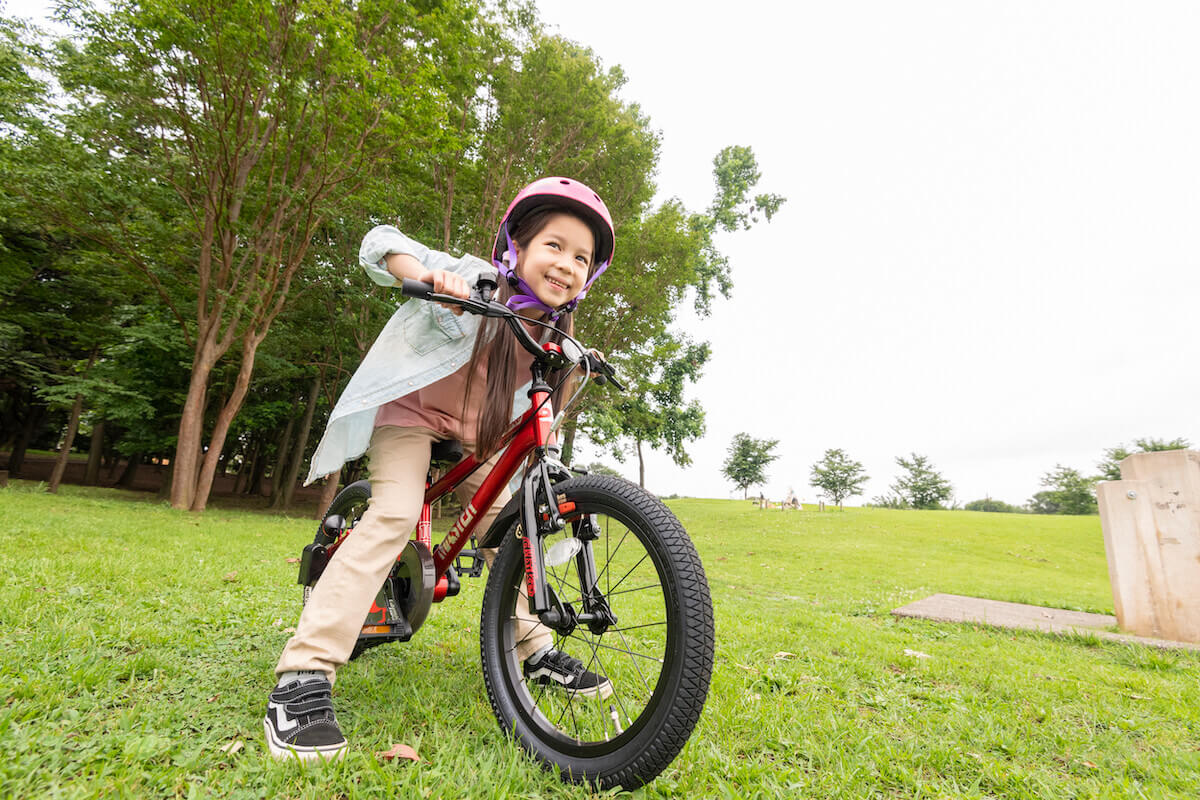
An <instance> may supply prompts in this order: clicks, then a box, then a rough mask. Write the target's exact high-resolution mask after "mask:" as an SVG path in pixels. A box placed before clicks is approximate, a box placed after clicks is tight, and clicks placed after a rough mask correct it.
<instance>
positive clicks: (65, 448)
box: [46, 356, 95, 494]
mask: <svg viewBox="0 0 1200 800" xmlns="http://www.w3.org/2000/svg"><path fill="white" fill-rule="evenodd" d="M93 358H95V356H93ZM88 366H89V367H90V366H91V364H90V363H89V364H88ZM81 414H83V393H82V392H80V393H79V394H77V395H75V404H74V405H72V406H71V417H70V419H69V420H68V421H67V435H66V437H65V438H64V439H63V443H62V447H60V448H59V449H58V458H56V459H55V460H54V469H53V470H52V471H51V472H50V485H49V486H47V487H46V491H47V492H50V494H57V493H58V485H59V484H60V483H62V479H63V473H64V472H66V471H67V459H68V458H69V457H70V455H71V446H72V445H73V444H75V434H76V432H78V431H79V417H80V415H81Z"/></svg>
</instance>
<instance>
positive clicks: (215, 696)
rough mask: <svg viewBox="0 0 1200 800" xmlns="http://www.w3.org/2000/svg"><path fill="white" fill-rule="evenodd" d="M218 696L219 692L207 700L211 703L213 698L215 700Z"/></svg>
mask: <svg viewBox="0 0 1200 800" xmlns="http://www.w3.org/2000/svg"><path fill="white" fill-rule="evenodd" d="M220 696H221V695H220V693H217V694H214V695H213V696H212V697H210V698H208V702H210V703H211V702H212V701H213V700H216V699H217V698H218V697H220Z"/></svg>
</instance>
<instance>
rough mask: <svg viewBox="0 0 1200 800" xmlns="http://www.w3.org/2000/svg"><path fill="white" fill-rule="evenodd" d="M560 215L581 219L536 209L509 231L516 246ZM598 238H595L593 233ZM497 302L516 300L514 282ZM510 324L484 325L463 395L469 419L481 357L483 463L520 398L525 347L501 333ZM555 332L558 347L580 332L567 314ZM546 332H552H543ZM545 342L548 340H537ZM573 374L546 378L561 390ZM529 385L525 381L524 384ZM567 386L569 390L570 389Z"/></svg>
mask: <svg viewBox="0 0 1200 800" xmlns="http://www.w3.org/2000/svg"><path fill="white" fill-rule="evenodd" d="M555 214H570V215H571V216H577V215H576V214H574V213H573V212H572V211H570V210H569V209H566V208H562V207H557V206H548V207H545V208H538V209H536V210H534V211H530V212H529V213H528V214H526V215H525V216H523V217H521V219H519V220H517V224H516V225H514V226H513V228H512V229H511V230H510V231H509V235H511V236H512V239H513V241H514V242H516V243H517V244H519V245H520V246H521V249H522V250H524V249H527V248H528V247H529V244H530V242H532V241H533V237H534V236H537V235H538V234H539V233H541V232H542V229H543V228H545V227H546V225H547V224H548V223H549V222H550V218H551V217H553V216H554V215H555ZM578 218H579V219H580V220H581V221H582V222H584V223H586V224H587V225H588V226H589V230H590V229H591V223H590V222H588V220H586V219H583V218H582V217H578ZM592 235H593V237H594V236H595V234H594V233H593V234H592ZM595 270H596V264H595V261H594V260H593V262H592V264H591V265H589V267H588V277H589V278H590V277H591V276H592V273H593V272H595ZM496 295H497V296H496V298H495V299H496V300H497V302H500V303H504V302H505V301H507V300H508V298H510V297H512V295H513V289H512V287H511V286H509V285H508V281H506V280H504V279H503V277H502V278H501V279H500V286H499V288H498V290H497V292H496ZM505 324H506V323H504V322H503V321H502V320H498V319H495V318H484V320H483V322H482V323H481V324H480V326H479V335H478V336H477V337H476V339H475V347H474V349H472V351H471V361H470V367H469V368H468V370H467V386H466V390H465V392H464V393H463V418H464V419H466V416H467V415H466V406H467V403H468V402H469V400H470V397H471V385H472V384H473V383H474V382H475V372H476V370H477V368H478V364H479V361H480V359H483V360H484V361H485V362H486V363H487V385H486V389H485V391H484V397H483V409H482V411H481V413H480V414H479V429H478V430H477V431H476V433H475V457H476V458H477V459H478V460H480V461H483V460H485V459H487V458H490V457H491V456H492V455H493V454H494V453H495V451H496V450H497V449H498V448H499V445H500V437H501V436H503V435H504V432H505V431H506V430H508V426H509V423H511V422H512V417H513V395H514V394H516V391H517V387H518V386H519V385H520V384H519V383H518V376H517V369H516V359H517V348H518V347H520V345H518V344H517V343H516V341H515V340H514V339H513V337H512V336H511V335H509V333H508V332H506V331H501V330H500V329H501V327H503V326H504V325H505ZM554 328H555V330H554V332H550V333H549V337H550V338H549V340H550V341H552V342H555V343H558V344H561V343H562V340H563V337H562V334H564V333H565V334H566V335H568V336H571V335H573V334H574V332H575V319H574V314H572V313H570V312H567V313H564V314H562V315H561V316H560V317H559V318H558V320H557V321H556V322H555V323H554ZM543 330H546V329H543ZM535 338H537V339H539V340H542V339H543V338H544V335H543V336H538V337H535ZM569 374H570V370H556V371H555V372H552V373H551V374H549V375H547V376H546V381H547V383H549V384H550V386H552V387H557V386H558V385H559V384H560V383H562V382H563V380H564V379H565V378H566V377H567V375H569ZM523 382H524V381H522V383H523ZM564 388H567V387H565V385H564ZM560 395H561V392H559V391H556V392H555V393H554V394H553V395H552V396H551V405H552V406H553V408H554V411H555V412H557V411H558V405H559V403H560V401H561V399H562V398H561V396H560Z"/></svg>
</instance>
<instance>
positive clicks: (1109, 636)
mask: <svg viewBox="0 0 1200 800" xmlns="http://www.w3.org/2000/svg"><path fill="white" fill-rule="evenodd" d="M892 614H893V615H895V616H897V617H914V618H918V619H932V620H937V621H939V622H972V623H977V624H981V625H992V626H995V627H999V628H1020V629H1024V630H1033V631H1044V632H1046V633H1088V634H1091V635H1094V636H1096V637H1097V638H1099V639H1104V640H1105V641H1110V642H1124V643H1128V644H1144V645H1149V646H1150V647H1160V648H1163V649H1169V650H1191V651H1193V652H1200V644H1191V643H1189V642H1172V641H1167V640H1166V639H1150V638H1147V637H1145V636H1131V635H1128V634H1124V633H1115V632H1113V631H1111V630H1105V629H1106V628H1112V627H1115V626H1116V624H1117V618H1116V617H1113V616H1109V615H1108V614H1087V613H1084V612H1082V611H1067V610H1066V609H1062V608H1044V607H1042V606H1029V605H1025V604H1023V603H1005V602H1003V601H1000V600H984V599H983V598H981V597H964V596H963V595H959V594H935V595H931V596H930V597H926V598H925V599H924V600H918V601H916V602H915V603H909V604H908V605H906V606H901V607H900V608H897V609H895V610H894V611H892Z"/></svg>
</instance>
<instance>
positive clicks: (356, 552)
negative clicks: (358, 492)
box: [275, 425, 552, 681]
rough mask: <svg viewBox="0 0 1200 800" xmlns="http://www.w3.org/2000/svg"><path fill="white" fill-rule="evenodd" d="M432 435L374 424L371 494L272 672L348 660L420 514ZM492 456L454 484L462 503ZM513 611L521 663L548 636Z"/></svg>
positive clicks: (481, 528) (331, 667)
mask: <svg viewBox="0 0 1200 800" xmlns="http://www.w3.org/2000/svg"><path fill="white" fill-rule="evenodd" d="M439 438H440V437H439V436H437V435H436V434H435V433H434V432H433V431H431V430H429V429H428V428H400V427H396V426H392V425H385V426H383V427H379V428H376V429H375V433H374V435H373V436H372V437H371V446H370V448H369V449H368V450H367V456H368V457H369V458H370V462H371V500H370V503H369V505H368V508H367V511H366V513H365V514H363V517H362V519H361V520H359V522H358V524H357V525H355V526H354V532H353V533H352V534H351V535H350V536H349V537H347V538H346V541H345V542H343V543H342V545H341V547H339V548H338V549H337V550H336V551H335V552H334V554H333V558H331V559H330V560H329V564H328V565H327V566H326V567H325V571H324V572H323V573H322V574H321V579H320V580H319V581H317V585H316V586H315V587H313V591H312V594H311V596H310V597H309V601H308V603H307V604H305V606H304V610H303V612H301V614H300V622H299V623H297V625H296V633H295V634H294V635H293V636H292V638H291V639H289V640H288V643H287V645H286V646H285V647H284V648H283V654H282V655H281V656H280V657H279V663H278V664H277V665H276V666H275V674H276V675H279V674H282V673H284V672H290V671H293V670H314V671H316V670H319V671H321V672H324V673H325V674H326V675H328V676H329V680H330V681H333V680H334V677H335V673H336V672H337V669H338V667H340V666H342V665H343V664H345V663H346V661H347V660H349V658H350V652H351V650H353V649H354V642H355V640H356V639H357V638H358V633H359V631H360V630H361V628H362V625H363V621H364V620H365V619H366V617H367V612H368V611H369V610H370V608H371V602H372V601H373V600H374V599H375V595H376V594H377V593H378V592H379V588H380V587H381V586H383V581H384V579H385V578H386V577H387V575H388V572H389V571H391V569H392V564H394V563H395V561H396V556H398V555H400V552H401V551H402V550H403V549H404V546H405V545H406V544H408V540H409V537H410V536H411V534H412V531H413V529H414V528H415V527H416V524H417V521H418V520H419V519H420V516H421V505H422V502H423V499H424V495H425V475H426V473H427V472H428V471H429V455H430V448H431V447H432V444H433V442H435V441H437V439H439ZM498 458H499V455H498V454H497V456H496V457H494V458H493V459H492V460H491V461H489V462H488V463H487V464H485V465H484V466H483V467H480V468H479V469H478V470H476V471H475V473H474V474H473V475H471V476H470V477H469V478H467V480H465V481H464V482H463V483H462V485H460V486H459V487H458V489H457V490H456V492H455V493H456V494H457V495H458V499H459V501H460V502H462V503H463V505H464V506H465V505H466V503H467V501H468V500H470V499H471V496H472V495H473V494H474V493H475V491H476V490H477V489H478V488H479V485H480V484H481V483H483V479H484V478H485V477H486V476H487V475H488V473H489V472H490V471H491V468H492V467H494V466H495V461H496V459H498ZM509 497H510V493H509V491H508V490H507V489H505V490H504V491H503V492H501V495H500V497H499V498H498V499H497V500H496V504H495V505H493V506H492V507H491V508H490V509H488V511H487V512H486V513H485V514H483V515H482V516H481V517H480V518H479V522H478V525H477V527H476V528H475V530H476V531H478V532H479V534H480V535H482V534H483V533H484V532H485V531H487V530H488V528H489V527H490V526H491V524H492V521H493V520H494V519H495V518H496V515H497V514H499V513H500V509H501V508H502V507H503V506H504V504H505V503H506V502H508V499H509ZM482 554H483V557H484V559H485V560H486V561H487V564H488V566H489V567H490V566H491V565H492V561H493V560H494V559H495V557H496V551H495V550H494V549H488V550H484V551H482ZM521 583H522V584H524V581H522V582H521ZM522 595H524V589H523V588H522ZM517 617H518V620H517V630H516V631H515V638H516V641H518V642H520V644H519V645H518V646H517V657H518V658H519V659H521V660H522V661H523V660H525V659H526V658H528V657H529V656H531V655H533V654H534V653H536V652H537V651H538V650H540V649H541V648H542V647H543V646H545V645H548V644H551V642H552V636H551V634H550V630H549V629H547V628H545V627H542V626H541V623H540V622H539V621H538V620H537V618H535V617H533V616H532V615H531V614H530V613H529V610H528V606H527V605H526V604H525V603H518V608H517ZM539 628H540V630H539Z"/></svg>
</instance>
